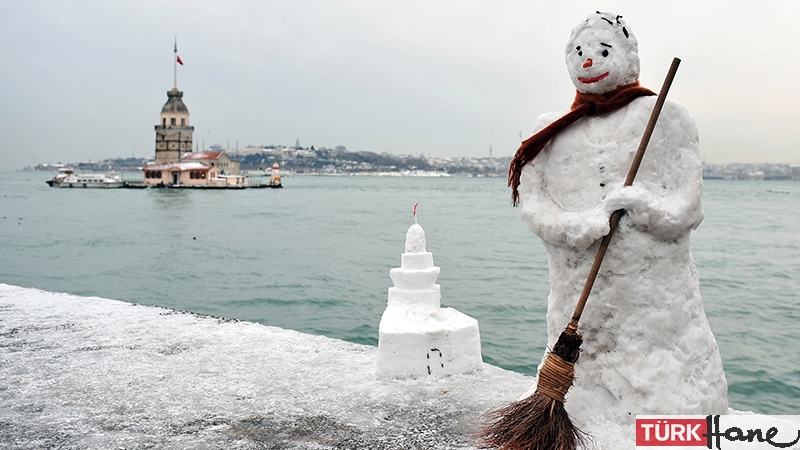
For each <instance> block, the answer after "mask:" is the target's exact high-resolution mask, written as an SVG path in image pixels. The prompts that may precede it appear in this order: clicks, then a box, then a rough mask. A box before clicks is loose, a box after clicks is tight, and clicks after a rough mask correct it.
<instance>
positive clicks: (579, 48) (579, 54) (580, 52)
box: [575, 45, 583, 56]
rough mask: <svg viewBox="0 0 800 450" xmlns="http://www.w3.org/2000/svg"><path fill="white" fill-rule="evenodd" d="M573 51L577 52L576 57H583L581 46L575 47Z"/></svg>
mask: <svg viewBox="0 0 800 450" xmlns="http://www.w3.org/2000/svg"><path fill="white" fill-rule="evenodd" d="M575 50H577V51H578V56H583V52H582V51H581V46H580V45H579V46H577V47H575Z"/></svg>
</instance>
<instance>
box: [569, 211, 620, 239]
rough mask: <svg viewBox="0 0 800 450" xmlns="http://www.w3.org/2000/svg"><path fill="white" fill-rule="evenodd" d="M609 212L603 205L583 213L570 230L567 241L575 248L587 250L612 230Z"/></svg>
mask: <svg viewBox="0 0 800 450" xmlns="http://www.w3.org/2000/svg"><path fill="white" fill-rule="evenodd" d="M608 219H609V214H608V213H606V211H605V210H604V209H603V208H602V205H599V206H598V207H596V208H594V209H591V210H589V211H587V212H586V213H585V214H581V217H580V220H579V221H578V223H576V224H575V226H574V227H572V228H571V229H570V230H569V231H568V232H567V236H566V238H567V239H566V240H567V243H568V244H569V245H571V246H573V247H575V248H578V249H581V250H586V249H587V248H589V247H590V246H591V245H592V244H593V243H594V242H595V241H597V240H598V239H601V238H602V237H603V236H605V235H607V234H608V232H609V231H610V227H609V224H608Z"/></svg>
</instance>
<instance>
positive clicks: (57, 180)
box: [46, 167, 74, 186]
mask: <svg viewBox="0 0 800 450" xmlns="http://www.w3.org/2000/svg"><path fill="white" fill-rule="evenodd" d="M73 172H74V171H73V170H72V167H62V168H60V169H58V173H57V174H56V176H54V177H53V178H52V179H50V180H47V182H46V183H47V185H48V186H58V185H59V184H61V183H62V182H63V181H64V178H67V177H68V176H70V175H72V174H73Z"/></svg>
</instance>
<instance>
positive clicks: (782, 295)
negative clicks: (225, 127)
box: [0, 173, 800, 414]
mask: <svg viewBox="0 0 800 450" xmlns="http://www.w3.org/2000/svg"><path fill="white" fill-rule="evenodd" d="M0 175H2V177H0V216H1V217H2V219H0V252H2V253H0V282H3V283H9V284H16V285H21V286H31V287H37V288H41V289H46V290H53V291H62V292H69V293H73V294H78V295H86V296H92V295H96V296H100V297H105V298H113V299H119V300H125V301H130V302H136V303H146V304H155V305H159V306H166V307H171V308H177V309H181V310H189V311H195V312H199V313H205V314H213V315H218V316H224V317H233V318H239V319H244V320H249V321H256V322H261V323H265V324H269V325H275V326H279V327H284V328H291V329H295V330H299V331H304V332H309V333H315V334H324V335H326V336H330V337H335V338H341V339H345V340H349V341H353V342H359V343H364V344H372V345H376V344H377V334H378V332H377V327H378V323H379V321H380V316H381V314H382V312H383V309H384V307H385V304H386V291H387V288H388V287H390V286H391V285H392V282H391V280H390V279H389V276H388V272H389V269H390V268H392V267H396V266H399V264H400V254H401V253H402V251H403V248H404V238H405V232H406V230H407V228H408V226H409V225H410V224H411V223H412V222H413V218H412V216H411V211H412V206H413V205H414V203H417V202H419V203H420V206H419V222H420V225H422V226H423V227H424V228H425V230H426V233H427V240H428V250H430V251H432V252H433V254H434V259H435V262H436V265H438V266H440V267H441V268H442V274H441V276H440V277H439V281H438V282H439V284H441V286H442V304H443V305H445V306H453V307H455V308H457V309H459V310H460V311H462V312H464V313H466V314H469V315H471V316H473V317H475V318H477V319H478V320H479V321H480V327H481V337H482V344H483V355H484V360H485V361H486V362H488V363H491V364H495V365H498V366H501V367H504V368H507V369H510V370H515V371H519V372H524V373H528V374H535V372H536V364H537V363H538V362H539V360H540V358H541V355H542V352H543V350H544V344H545V341H546V327H545V322H544V315H545V310H546V298H547V292H548V286H547V259H546V255H545V253H544V250H543V248H542V246H541V244H540V243H539V241H538V238H536V236H535V235H533V234H532V233H531V232H529V231H528V230H527V228H526V227H525V225H524V223H523V222H522V221H521V220H520V219H519V216H518V211H517V210H515V209H514V208H511V207H510V206H509V200H508V198H509V192H508V189H507V188H506V186H505V180H503V179H479V178H473V179H469V178H373V177H289V178H286V179H285V180H284V185H285V187H286V188H285V189H282V190H244V191H200V190H186V191H182V190H168V189H161V190H128V189H119V190H92V189H89V190H82V189H55V188H50V187H48V186H47V185H46V184H45V180H46V179H48V178H49V176H50V175H48V174H44V173H5V174H0ZM130 176H131V177H138V174H134V175H130ZM704 207H705V211H706V220H705V222H704V223H703V225H701V227H700V228H699V229H698V230H697V231H696V232H695V233H694V235H693V238H692V243H693V254H694V256H695V260H696V262H697V266H698V270H699V272H700V276H701V282H702V285H701V292H702V294H703V298H704V301H705V305H706V312H707V314H708V317H709V321H710V322H711V326H712V329H713V330H714V333H715V335H716V336H717V339H718V341H719V345H720V348H721V352H722V357H723V360H724V364H725V370H726V373H727V377H728V382H729V385H730V396H729V397H730V401H731V406H732V407H734V408H737V409H743V410H753V411H757V412H761V413H765V414H798V413H799V411H800V331H798V329H799V328H798V325H797V323H798V320H799V319H800V232H798V228H800V183H798V182H778V181H763V182H757V181H720V180H711V181H707V182H706V191H705V194H704Z"/></svg>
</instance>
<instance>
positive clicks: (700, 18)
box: [0, 0, 800, 170]
mask: <svg viewBox="0 0 800 450" xmlns="http://www.w3.org/2000/svg"><path fill="white" fill-rule="evenodd" d="M598 9H599V10H602V11H610V12H614V13H617V14H621V15H623V16H624V17H625V19H626V20H627V22H628V25H629V26H630V27H631V28H632V29H633V31H634V33H635V34H636V35H637V38H638V39H639V54H640V58H641V61H642V74H641V78H640V80H641V82H642V84H643V85H645V86H647V87H650V88H651V89H653V90H658V89H659V87H660V85H661V82H662V80H663V76H664V74H665V72H666V70H667V68H668V67H669V64H670V61H671V59H672V57H673V56H678V57H680V58H681V59H682V60H683V63H682V64H681V69H680V71H679V72H678V77H677V79H676V81H675V84H674V85H673V90H672V91H671V94H670V96H671V98H673V99H675V100H677V101H679V102H680V103H682V104H683V105H685V106H686V107H687V108H688V109H689V111H690V113H691V114H692V115H693V116H694V117H695V119H696V121H697V123H698V127H699V129H700V136H701V150H702V153H703V157H704V159H705V160H706V161H708V162H711V163H720V162H784V163H786V162H789V163H797V162H800V156H798V151H797V150H798V142H799V141H800V126H798V125H797V124H798V123H799V122H800V112H798V108H797V107H796V105H795V103H796V102H797V101H798V93H797V92H796V91H795V90H794V87H795V86H796V85H797V79H798V76H800V52H798V50H797V45H798V42H800V26H798V24H800V2H798V1H796V0H783V1H769V2H758V3H756V2H743V1H731V0H726V1H721V0H703V1H697V0H693V1H668V2H667V1H663V2H643V1H633V0H626V1H623V0H620V1H604V2H590V1H570V2H552V1H531V0H527V1H502V0H493V1H473V0H461V1H431V0H428V1H402V2H401V1H393V2H379V1H354V0H342V1H316V0H292V1H264V2H259V1H238V2H227V1H226V2H211V1H198V0H195V1H183V0H172V1H169V2H164V1H138V2H132V1H130V2H123V1H119V2H118V1H113V2H109V1H104V0H102V1H63V0H62V1H16V0H0V139H2V141H1V142H0V145H2V147H0V148H1V149H2V150H0V152H1V153H0V154H2V156H3V158H4V160H5V161H6V162H7V164H6V165H5V166H4V167H3V170H9V169H19V168H21V167H23V166H27V165H29V164H31V163H32V162H33V161H34V159H35V161H36V162H37V163H42V162H57V161H61V162H72V161H77V160H81V159H90V158H94V159H99V158H106V157H126V156H131V155H136V156H152V155H153V154H154V141H155V134H154V130H153V126H154V125H156V123H157V122H158V114H159V111H160V108H161V106H162V105H163V104H164V102H165V101H166V92H167V91H168V90H169V89H170V88H172V71H173V65H172V58H173V52H172V46H173V40H174V37H175V36H177V37H178V55H180V57H181V59H182V60H183V62H184V64H185V65H184V66H182V67H181V66H179V67H178V87H179V88H180V89H181V90H182V91H184V101H185V103H186V105H187V106H188V107H189V111H190V112H191V121H192V125H194V126H195V138H194V139H195V142H196V143H199V144H200V145H203V143H205V146H206V147H208V146H209V145H211V144H213V143H219V144H221V145H223V146H227V145H228V143H230V144H229V145H230V147H231V148H233V147H235V146H236V143H237V141H238V145H239V147H240V148H241V147H244V146H246V145H262V144H284V145H289V144H293V143H294V142H295V139H299V140H300V143H301V144H302V145H304V146H308V145H315V146H317V147H320V146H328V147H333V146H336V145H345V146H347V148H348V149H350V150H354V151H361V150H365V151H374V152H383V151H387V150H390V151H391V152H392V153H395V154H400V153H406V154H415V155H416V154H424V155H426V156H428V155H430V156H434V157H436V156H488V153H489V146H492V148H493V150H494V151H493V154H494V155H495V156H505V155H511V154H513V152H514V151H515V150H516V148H517V147H518V145H519V135H520V132H522V134H523V135H524V136H526V137H527V135H528V134H529V132H530V129H531V128H532V126H533V123H534V121H535V119H536V117H537V116H538V115H539V114H541V113H544V112H549V111H558V110H564V109H566V108H568V107H569V104H570V103H571V101H572V98H573V96H574V88H573V87H572V84H571V83H570V81H569V79H568V76H567V71H566V67H565V64H564V57H563V51H564V45H565V43H566V40H567V37H568V36H569V32H570V30H571V28H572V27H573V26H574V25H575V24H577V23H578V22H579V21H580V20H582V19H583V18H584V17H585V16H586V15H587V14H588V13H590V12H592V11H594V10H598Z"/></svg>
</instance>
